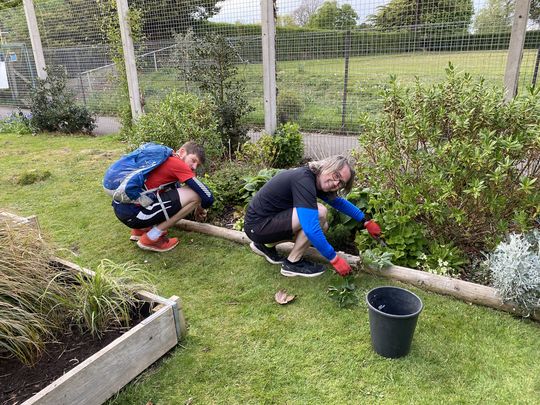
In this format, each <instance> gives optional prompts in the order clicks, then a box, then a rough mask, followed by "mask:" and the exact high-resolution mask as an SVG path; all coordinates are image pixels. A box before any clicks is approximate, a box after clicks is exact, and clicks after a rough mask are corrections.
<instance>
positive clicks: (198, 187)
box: [186, 177, 214, 208]
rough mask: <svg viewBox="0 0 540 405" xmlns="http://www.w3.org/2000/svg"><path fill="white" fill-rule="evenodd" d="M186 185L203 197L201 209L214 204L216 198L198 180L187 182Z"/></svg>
mask: <svg viewBox="0 0 540 405" xmlns="http://www.w3.org/2000/svg"><path fill="white" fill-rule="evenodd" d="M186 185H187V186H188V187H189V188H190V189H192V190H193V191H195V192H196V193H197V194H198V195H199V197H201V207H203V208H208V207H210V206H211V205H212V204H213V203H214V196H213V195H212V192H211V191H210V189H209V188H208V187H207V186H206V185H205V184H204V183H203V182H202V181H200V180H199V179H198V178H196V177H192V178H191V179H187V180H186Z"/></svg>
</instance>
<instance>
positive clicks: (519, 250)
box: [487, 230, 540, 313]
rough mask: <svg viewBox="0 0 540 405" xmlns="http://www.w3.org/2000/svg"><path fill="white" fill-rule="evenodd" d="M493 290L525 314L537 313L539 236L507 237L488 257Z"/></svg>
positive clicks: (539, 234)
mask: <svg viewBox="0 0 540 405" xmlns="http://www.w3.org/2000/svg"><path fill="white" fill-rule="evenodd" d="M487 264H488V267H489V269H490V271H491V274H492V278H493V286H494V287H495V288H496V289H497V290H498V292H499V294H500V295H501V297H502V298H503V300H505V301H513V302H514V303H516V304H518V305H519V306H520V307H521V308H523V309H524V310H525V311H526V312H527V313H531V312H533V311H536V310H540V232H538V231H537V230H535V231H533V232H532V233H530V234H528V235H519V234H511V235H510V236H509V237H508V240H507V241H504V242H501V243H500V244H499V245H498V246H497V248H496V249H495V251H494V252H493V253H491V254H490V255H489V256H488V260H487Z"/></svg>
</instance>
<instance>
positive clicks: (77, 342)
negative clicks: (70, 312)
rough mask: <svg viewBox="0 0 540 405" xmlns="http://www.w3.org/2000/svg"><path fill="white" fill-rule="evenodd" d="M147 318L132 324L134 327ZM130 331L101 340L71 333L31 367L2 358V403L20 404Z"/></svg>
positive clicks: (111, 333) (49, 347)
mask: <svg viewBox="0 0 540 405" xmlns="http://www.w3.org/2000/svg"><path fill="white" fill-rule="evenodd" d="M142 319H144V316H141V317H139V318H138V319H136V320H133V321H132V325H131V326H130V328H131V327H133V326H135V325H136V324H138V323H139V322H140V321H141V320H142ZM130 328H125V329H122V330H118V329H115V330H110V331H107V332H106V333H105V334H104V336H103V337H102V338H101V340H98V339H93V338H92V336H90V335H89V334H86V335H81V334H80V333H79V332H78V331H70V332H68V333H66V334H65V335H63V336H59V337H57V340H58V342H54V343H48V344H47V345H46V347H45V354H44V355H43V356H42V357H41V359H40V360H39V361H38V362H37V363H36V364H35V365H34V366H32V367H28V366H25V365H23V364H22V363H21V362H19V361H18V360H17V359H15V358H10V359H0V404H1V405H15V404H20V403H22V402H24V401H25V400H27V399H28V398H30V397H32V396H33V395H34V394H36V393H38V392H39V391H41V390H42V389H43V388H45V387H46V386H47V385H49V384H50V383H52V382H53V381H54V380H56V379H58V378H59V377H61V376H62V375H64V374H65V373H66V372H68V371H69V370H71V369H72V368H73V367H75V366H77V365H78V364H79V363H81V362H82V361H84V360H85V359H87V358H88V357H90V356H92V355H93V354H94V353H97V352H98V351H99V350H101V349H102V348H104V347H105V346H107V345H108V344H109V343H111V342H112V341H113V340H115V339H116V338H117V337H119V336H121V335H122V334H123V333H125V332H127V331H128V330H129V329H130Z"/></svg>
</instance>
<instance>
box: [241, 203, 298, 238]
mask: <svg viewBox="0 0 540 405" xmlns="http://www.w3.org/2000/svg"><path fill="white" fill-rule="evenodd" d="M292 213H293V208H291V209H288V210H285V211H281V212H280V213H279V214H276V215H274V216H271V217H268V218H263V219H260V220H257V221H250V220H249V219H248V220H246V222H245V223H244V232H246V235H247V236H248V238H249V239H251V240H252V241H253V242H255V243H275V242H281V241H284V240H292V239H293V236H294V234H293V231H292Z"/></svg>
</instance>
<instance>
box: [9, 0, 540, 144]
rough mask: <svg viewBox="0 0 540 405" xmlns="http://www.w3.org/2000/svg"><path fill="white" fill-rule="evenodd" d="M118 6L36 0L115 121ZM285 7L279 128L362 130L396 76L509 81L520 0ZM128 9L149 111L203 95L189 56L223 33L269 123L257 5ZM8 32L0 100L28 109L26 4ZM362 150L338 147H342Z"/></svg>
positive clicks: (30, 79) (248, 1) (68, 57)
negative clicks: (452, 70)
mask: <svg viewBox="0 0 540 405" xmlns="http://www.w3.org/2000/svg"><path fill="white" fill-rule="evenodd" d="M114 3H115V2H114V1H111V0H70V1H67V0H34V6H35V10H36V16H37V20H38V27H39V31H40V34H41V39H42V44H43V50H44V54H45V60H46V64H47V66H56V67H61V68H62V69H63V70H64V71H65V73H66V75H67V78H68V86H69V88H70V89H71V90H72V91H73V92H74V93H75V95H76V98H77V100H78V101H79V102H81V103H84V104H85V105H87V106H88V107H89V108H90V109H91V110H93V111H95V112H96V113H97V114H99V115H112V116H114V115H118V114H119V108H120V107H119V106H120V105H121V103H122V101H121V97H122V96H121V94H122V93H121V90H120V86H121V84H120V83H121V81H120V80H119V76H118V70H117V69H116V66H115V63H114V60H115V55H117V54H118V44H119V36H118V35H119V33H118V29H117V28H115V27H117V24H118V20H117V15H116V14H115V13H116V9H115V7H114ZM538 3H539V2H538V1H536V0H533V1H532V7H531V14H530V19H529V28H528V30H527V34H526V37H525V49H524V52H523V61H522V65H521V75H520V81H519V91H520V92H523V91H526V88H527V87H528V86H531V85H539V84H537V81H538V78H537V76H538V61H539V57H540V30H539V27H538V23H539V21H540V17H539V13H540V10H538V9H539V8H540V5H539V4H538ZM275 5H276V11H275V20H276V26H277V28H276V45H275V46H276V49H275V50H276V70H277V71H276V81H277V88H278V96H277V104H278V105H277V115H278V121H280V122H285V121H289V120H292V121H296V122H298V123H299V124H300V127H301V129H302V131H304V132H306V133H328V134H330V133H333V134H341V135H351V134H356V133H358V132H359V131H360V126H359V116H360V115H361V114H362V113H370V114H377V113H379V112H380V111H381V107H382V103H381V97H380V90H381V88H382V87H383V86H385V85H386V84H387V83H388V81H389V77H390V76H391V75H395V76H397V78H398V80H399V81H401V82H405V83H413V82H414V81H415V80H417V79H418V80H420V81H422V82H426V83H435V82H438V81H440V80H442V79H443V78H444V76H445V68H446V67H447V66H448V64H449V63H452V64H453V65H454V66H456V68H457V69H458V70H462V71H467V72H469V73H471V74H473V75H475V76H480V75H481V76H483V77H484V78H485V79H486V80H487V81H488V82H490V83H492V84H493V85H495V86H500V87H502V86H503V77H504V72H505V66H506V57H507V54H508V45H509V41H510V32H511V24H512V20H513V9H514V2H513V1H502V0H499V1H496V0H492V1H487V0H474V1H472V0H427V1H421V0H408V1H406V0H403V1H397V0H363V1H360V0H350V1H326V2H323V1H322V0H277V2H276V3H275ZM129 6H130V13H131V14H130V23H131V24H132V30H133V32H134V42H135V50H136V55H137V57H136V61H137V68H138V79H139V85H140V89H141V94H142V98H143V100H142V102H143V105H144V109H145V111H152V110H153V109H154V108H155V106H156V104H157V103H159V102H160V101H161V100H162V99H163V98H164V96H165V95H166V94H168V93H169V92H170V91H172V90H174V89H176V90H179V91H183V92H195V93H200V90H198V88H199V87H198V86H196V85H195V84H194V83H191V82H190V80H189V79H188V76H187V75H186V74H185V71H186V63H188V61H187V59H186V58H185V55H186V52H187V49H188V48H190V47H191V46H193V44H194V43H195V44H201V43H203V42H204V41H209V40H210V39H209V38H211V35H220V36H222V37H224V38H226V41H227V44H229V45H230V46H231V47H232V48H233V49H234V50H235V52H236V59H237V68H238V73H237V75H238V79H240V80H242V81H243V82H244V84H245V90H244V92H245V96H246V98H247V101H248V103H249V104H250V105H251V106H252V107H253V111H251V112H250V113H249V115H248V116H247V121H248V123H249V124H250V125H251V126H252V127H253V128H261V127H262V126H263V125H264V96H263V69H264V67H263V65H262V45H261V26H260V21H261V6H260V1H259V0H245V1H238V0H225V1H221V2H216V1H212V0H199V1H195V0H185V1H166V0H131V1H130V2H129ZM0 32H1V34H0V35H1V45H0V63H3V66H4V67H5V68H6V69H5V70H6V75H7V82H8V85H9V87H8V88H2V89H0V104H2V105H9V106H25V105H27V100H28V96H29V92H30V89H31V88H32V86H33V85H34V83H35V80H36V76H37V75H36V71H35V67H34V66H35V65H34V61H33V56H32V51H31V45H30V40H29V34H28V28H27V27H26V21H25V15H24V10H23V7H22V5H21V6H19V7H14V8H9V9H3V10H2V9H0ZM0 72H1V69H0ZM335 139H336V138H332V137H331V136H330V135H328V136H327V137H326V138H325V137H323V136H321V135H318V137H317V141H316V142H318V143H319V144H320V143H325V142H326V147H329V144H330V143H332V142H334V141H335ZM335 142H337V141H335ZM352 146H354V144H353V143H340V144H339V143H338V144H336V146H335V147H334V149H336V150H337V151H339V149H344V148H349V147H352Z"/></svg>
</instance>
